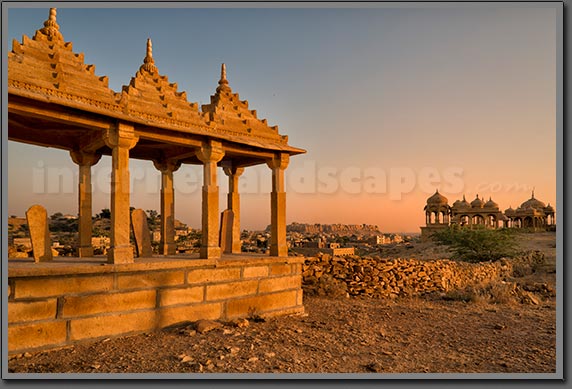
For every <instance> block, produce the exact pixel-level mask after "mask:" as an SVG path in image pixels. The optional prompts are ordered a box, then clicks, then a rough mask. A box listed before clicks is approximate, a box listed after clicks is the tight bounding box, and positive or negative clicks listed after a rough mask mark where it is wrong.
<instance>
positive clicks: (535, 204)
mask: <svg viewBox="0 0 572 389" xmlns="http://www.w3.org/2000/svg"><path fill="white" fill-rule="evenodd" d="M544 207H546V204H544V203H543V202H542V201H540V200H538V199H536V198H534V190H533V191H532V196H531V197H530V199H528V200H526V201H525V202H524V203H522V204H520V208H522V209H537V210H539V211H540V210H543V209H544Z"/></svg>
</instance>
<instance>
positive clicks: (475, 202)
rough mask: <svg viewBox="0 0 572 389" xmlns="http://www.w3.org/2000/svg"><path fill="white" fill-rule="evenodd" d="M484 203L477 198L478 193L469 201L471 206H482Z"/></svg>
mask: <svg viewBox="0 0 572 389" xmlns="http://www.w3.org/2000/svg"><path fill="white" fill-rule="evenodd" d="M484 204H485V203H484V202H483V200H481V199H480V198H479V195H477V197H476V198H475V199H474V200H473V201H471V208H482V207H483V205H484Z"/></svg>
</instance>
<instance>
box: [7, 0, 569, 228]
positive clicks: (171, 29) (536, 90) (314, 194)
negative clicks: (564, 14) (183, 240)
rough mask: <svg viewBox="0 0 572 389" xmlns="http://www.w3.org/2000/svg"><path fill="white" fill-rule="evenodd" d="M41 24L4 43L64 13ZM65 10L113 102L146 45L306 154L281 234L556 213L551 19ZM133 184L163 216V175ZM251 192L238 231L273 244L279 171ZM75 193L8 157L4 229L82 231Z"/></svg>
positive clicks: (528, 12) (495, 8) (37, 13)
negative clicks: (33, 224)
mask: <svg viewBox="0 0 572 389" xmlns="http://www.w3.org/2000/svg"><path fill="white" fill-rule="evenodd" d="M132 5H133V4H132ZM42 6H43V7H42V8H26V9H24V8H12V7H11V8H9V9H8V26H7V30H8V34H7V38H8V42H10V41H11V40H12V39H16V40H18V41H21V39H22V35H28V36H29V37H32V36H33V35H34V32H35V31H36V30H37V29H39V28H41V27H42V25H43V22H44V21H45V20H46V19H47V17H48V7H50V6H57V5H56V4H54V5H52V4H48V3H45V5H42ZM64 6H65V5H61V6H60V7H59V8H58V14H57V21H58V24H59V25H60V31H61V32H62V34H63V36H64V39H65V40H66V41H71V42H73V50H74V52H78V53H79V52H83V53H84V54H85V62H86V63H88V64H94V65H95V66H96V69H95V73H96V74H97V75H107V76H108V77H109V86H110V88H111V89H113V90H115V91H120V90H121V86H122V85H127V84H128V83H129V80H130V78H131V77H132V76H133V75H134V74H135V72H136V71H137V69H138V68H139V66H140V65H141V64H142V63H143V58H144V56H145V46H146V39H147V38H151V39H152V41H153V56H154V58H155V64H156V65H157V67H158V69H159V72H160V74H162V75H166V76H168V77H169V81H170V82H176V83H177V84H178V87H179V91H186V92H187V98H188V100H189V101H191V102H198V103H200V104H205V103H208V102H209V96H210V95H211V94H213V93H214V91H215V89H216V86H217V81H218V78H219V72H220V64H221V63H222V62H224V63H226V65H227V73H228V80H229V83H230V86H231V87H232V89H233V91H234V92H237V93H239V94H240V97H241V99H247V100H248V101H249V105H250V108H251V109H256V110H257V111H258V117H260V118H267V119H268V122H269V125H278V126H279V132H280V133H281V134H286V135H288V136H289V143H290V144H291V145H293V146H296V147H301V148H304V149H306V150H307V151H308V152H307V154H305V155H301V156H295V157H292V158H291V160H290V166H289V168H288V169H287V170H286V180H287V193H288V195H287V198H288V200H287V221H288V223H290V222H293V221H297V222H302V223H347V224H362V223H367V224H376V225H378V226H379V227H380V228H381V229H382V231H385V232H419V226H420V225H423V224H424V221H425V216H424V213H423V207H424V205H425V200H426V198H427V197H429V196H430V195H431V194H433V193H434V191H435V189H436V188H439V190H440V193H442V194H444V195H445V196H447V197H448V198H449V204H452V203H453V202H454V201H455V200H457V199H459V198H461V197H462V196H463V194H466V197H467V200H468V201H471V200H473V199H474V198H475V195H476V194H479V195H480V196H483V197H485V198H486V200H488V198H489V196H492V198H493V200H495V201H496V202H497V203H498V204H499V205H500V207H501V209H503V210H504V209H506V208H508V207H509V205H512V207H513V208H516V207H517V206H518V205H520V203H522V202H524V201H525V200H527V199H528V198H530V192H531V189H532V188H533V187H535V195H536V196H535V197H536V198H538V199H540V200H542V201H544V202H545V203H551V204H552V205H554V204H555V203H556V114H557V113H556V98H557V90H556V66H557V62H556V61H557V60H556V55H557V47H556V25H557V19H556V18H557V12H556V7H558V6H561V5H559V4H556V3H552V4H547V3H544V4H540V5H539V4H531V3H520V4H517V3H507V4H504V5H502V4H501V5H499V4H491V3H475V4H471V5H466V4H455V3H449V4H446V5H444V6H443V5H442V6H437V5H429V4H424V5H422V6H414V5H412V4H402V5H400V4H392V5H390V4H381V6H379V5H376V4H370V5H369V8H332V6H331V5H330V6H328V7H327V8H324V7H322V8H292V7H293V4H284V5H283V6H285V7H286V8H257V9H253V8H247V9H245V8H241V9H239V8H209V9H199V8H177V9H172V8H171V9H166V8H165V9H164V8H146V9H145V8H129V9H110V8H99V9H96V8H93V9H87V8H83V9H77V8H62V7H64ZM95 6H97V4H96V5H95ZM180 6H183V7H184V6H185V4H180ZM226 6H227V5H226ZM187 7H188V5H187ZM221 7H222V6H221ZM9 49H11V44H9V45H8V50H9ZM3 55H7V53H5V52H4V53H3ZM2 132H3V136H6V129H3V131H2ZM110 165H111V161H110V158H109V157H103V158H102V160H101V161H100V162H99V163H98V164H97V165H96V166H94V167H93V169H92V172H93V184H94V199H93V212H94V214H95V213H97V212H99V210H101V209H102V208H108V207H109V181H108V175H109V173H110ZM130 167H131V175H132V179H133V180H134V181H133V182H134V185H133V189H132V190H133V194H132V206H134V207H136V208H143V209H146V210H147V209H157V210H158V209H159V179H160V173H159V172H158V171H156V170H155V169H154V168H153V165H152V163H151V162H148V161H136V160H132V161H131V163H130ZM58 172H59V173H61V174H62V175H63V176H69V180H66V179H62V182H61V184H60V185H59V188H57V185H56V186H54V183H53V182H47V181H46V180H47V178H49V177H51V176H50V175H53V174H56V175H57V173H58ZM219 172H220V176H222V178H223V179H222V181H221V183H220V189H221V196H220V198H221V210H222V209H224V208H225V205H226V204H225V202H226V195H225V194H226V190H227V185H226V180H224V178H226V176H224V175H223V174H222V171H219ZM428 173H430V174H432V176H427V174H428ZM42 177H43V178H42ZM241 180H242V184H241V185H242V212H241V213H242V215H241V219H242V226H243V228H247V229H261V228H264V227H265V226H266V225H268V224H269V223H270V196H269V192H270V170H269V169H268V168H267V167H266V166H259V167H255V168H249V169H247V170H246V172H245V174H244V175H243V176H242V177H241ZM201 182H202V169H201V168H200V167H198V166H183V167H181V169H179V171H177V172H176V173H175V187H176V189H177V191H176V197H175V213H176V217H177V218H178V219H179V220H181V221H183V222H185V223H188V224H189V225H190V226H192V227H195V228H199V227H200V219H201V215H200V212H201V206H200V202H201V189H200V188H201ZM76 186H77V167H76V166H75V165H74V164H73V162H72V161H71V159H70V157H69V154H68V153H66V152H64V151H61V150H56V149H47V148H40V147H35V146H30V145H25V144H20V143H15V142H9V143H8V188H7V189H8V213H9V214H10V215H18V216H24V212H25V210H26V209H27V208H28V207H29V206H30V205H32V204H34V203H39V204H42V205H44V206H45V207H46V208H47V210H48V214H52V213H54V212H58V211H59V212H63V213H70V214H76V213H77V189H76Z"/></svg>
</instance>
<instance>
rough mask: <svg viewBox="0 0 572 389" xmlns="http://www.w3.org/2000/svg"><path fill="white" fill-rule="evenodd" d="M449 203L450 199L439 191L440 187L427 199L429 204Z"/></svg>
mask: <svg viewBox="0 0 572 389" xmlns="http://www.w3.org/2000/svg"><path fill="white" fill-rule="evenodd" d="M448 203H449V200H448V199H447V198H446V197H445V196H443V195H442V194H441V193H439V189H437V190H436V191H435V194H433V196H431V197H429V198H428V199H427V205H446V204H448Z"/></svg>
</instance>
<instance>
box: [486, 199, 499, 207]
mask: <svg viewBox="0 0 572 389" xmlns="http://www.w3.org/2000/svg"><path fill="white" fill-rule="evenodd" d="M498 207H499V205H498V204H497V203H495V202H494V201H493V200H492V198H490V197H489V201H487V202H486V203H485V208H494V209H498Z"/></svg>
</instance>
